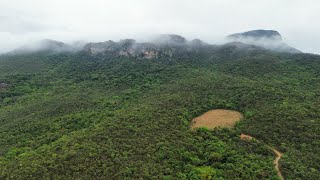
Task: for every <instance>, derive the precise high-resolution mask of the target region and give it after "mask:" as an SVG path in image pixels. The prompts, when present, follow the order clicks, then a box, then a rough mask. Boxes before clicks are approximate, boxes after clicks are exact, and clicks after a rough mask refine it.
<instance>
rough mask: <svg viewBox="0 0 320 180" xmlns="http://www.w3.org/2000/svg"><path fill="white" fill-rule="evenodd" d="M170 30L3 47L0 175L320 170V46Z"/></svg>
mask: <svg viewBox="0 0 320 180" xmlns="http://www.w3.org/2000/svg"><path fill="white" fill-rule="evenodd" d="M171 40H172V39H171ZM173 40H175V41H177V42H179V43H178V44H176V43H172V42H171V41H165V42H161V43H162V44H161V46H159V45H155V44H152V43H145V44H138V45H137V44H136V43H135V42H133V41H131V40H125V41H121V42H119V43H116V42H112V41H107V42H104V43H100V44H99V43H98V44H95V43H94V44H87V45H86V47H85V49H84V50H81V51H59V52H51V51H47V50H46V49H44V50H42V51H37V52H29V53H25V52H24V53H14V54H7V55H2V56H0V172H1V173H0V179H70V178H74V179H90V178H94V179H123V178H132V179H138V178H146V179H159V178H160V179H279V177H278V176H277V172H276V170H275V169H274V166H273V160H274V157H275V155H274V153H273V152H272V151H270V149H269V148H268V147H267V144H268V145H270V146H273V147H275V148H277V149H278V150H279V151H281V152H282V153H284V155H283V157H282V158H281V160H280V169H281V171H282V174H283V176H284V177H285V179H320V172H319V170H320V163H319V162H320V156H319V151H320V134H319V132H320V94H319V91H318V89H320V76H319V69H320V56H318V55H311V54H303V53H298V54H290V53H283V52H273V51H269V50H266V49H264V48H260V47H257V46H253V45H247V44H243V43H229V44H226V45H222V46H214V45H208V44H205V43H203V42H201V41H200V40H195V41H192V42H191V43H190V42H186V41H185V40H184V39H181V38H180V37H177V36H174V37H173ZM175 41H174V42H175ZM185 43H186V44H187V45H184V44H185ZM132 44H136V45H135V46H132ZM181 44H182V45H181ZM211 109H230V110H236V111H239V112H241V113H242V114H243V115H244V118H243V119H242V120H241V121H239V122H237V124H236V126H235V128H233V129H229V128H216V129H214V130H209V129H206V128H199V129H197V130H194V131H193V130H190V123H191V121H192V119H193V118H194V117H197V116H199V115H200V114H202V113H204V112H206V111H208V110H211ZM241 133H246V134H250V135H252V136H254V137H256V138H257V139H259V141H250V142H246V141H242V140H241V139H240V134H241Z"/></svg>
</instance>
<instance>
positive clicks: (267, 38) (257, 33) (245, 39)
mask: <svg viewBox="0 0 320 180" xmlns="http://www.w3.org/2000/svg"><path fill="white" fill-rule="evenodd" d="M226 39H227V40H228V41H231V42H242V43H246V44H253V45H256V46H261V47H264V48H266V49H269V50H272V51H277V52H287V53H302V52H301V51H300V50H298V49H296V48H293V47H291V46H289V45H287V44H286V43H285V42H283V41H282V36H281V34H280V33H279V32H278V31H275V30H252V31H247V32H242V33H235V34H231V35H229V36H227V37H226Z"/></svg>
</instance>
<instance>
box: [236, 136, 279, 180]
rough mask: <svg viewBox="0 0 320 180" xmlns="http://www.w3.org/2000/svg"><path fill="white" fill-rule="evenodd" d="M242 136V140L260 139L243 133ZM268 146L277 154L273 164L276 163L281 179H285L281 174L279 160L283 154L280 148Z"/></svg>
mask: <svg viewBox="0 0 320 180" xmlns="http://www.w3.org/2000/svg"><path fill="white" fill-rule="evenodd" d="M240 137H241V139H242V140H245V141H250V140H253V139H254V140H256V141H258V140H257V139H256V138H254V137H252V136H250V135H247V134H241V136H240ZM267 146H268V148H269V149H271V150H272V151H273V152H274V153H275V154H276V155H277V157H276V159H275V160H274V161H273V164H274V167H275V169H276V170H277V173H278V176H279V177H280V179H282V180H284V178H283V176H282V174H281V171H280V169H279V160H280V159H281V157H282V155H283V154H282V153H281V152H279V151H278V150H276V149H274V148H273V147H271V146H269V145H267Z"/></svg>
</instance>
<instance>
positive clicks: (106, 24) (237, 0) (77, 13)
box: [0, 0, 320, 54]
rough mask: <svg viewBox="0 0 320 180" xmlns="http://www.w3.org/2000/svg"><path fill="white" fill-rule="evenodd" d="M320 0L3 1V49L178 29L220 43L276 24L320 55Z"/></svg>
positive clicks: (287, 38)
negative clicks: (47, 41) (33, 43)
mask: <svg viewBox="0 0 320 180" xmlns="http://www.w3.org/2000/svg"><path fill="white" fill-rule="evenodd" d="M319 8H320V1H319V0H0V52H4V51H8V50H10V49H12V48H15V47H16V46H20V45H22V44H26V43H28V42H31V41H36V40H40V39H44V38H47V39H56V40H60V41H64V42H71V41H75V40H85V41H105V40H109V39H113V40H118V39H121V38H142V37H147V36H149V35H152V34H159V33H161V34H163V33H174V34H180V35H182V36H185V37H186V38H188V39H192V38H200V39H202V40H204V41H207V42H210V43H219V42H221V40H222V38H223V37H224V36H226V35H228V34H230V33H235V32H242V31H247V30H252V29H274V30H277V31H279V32H280V33H281V35H282V36H283V38H284V40H285V41H286V42H287V43H288V44H290V45H291V46H294V47H296V48H298V49H300V50H302V51H304V52H311V53H318V54H320V23H319V20H320V11H319Z"/></svg>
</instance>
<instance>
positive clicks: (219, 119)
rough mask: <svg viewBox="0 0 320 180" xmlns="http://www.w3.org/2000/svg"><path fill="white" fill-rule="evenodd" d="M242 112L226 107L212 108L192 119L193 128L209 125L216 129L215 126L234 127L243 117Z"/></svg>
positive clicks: (208, 126)
mask: <svg viewBox="0 0 320 180" xmlns="http://www.w3.org/2000/svg"><path fill="white" fill-rule="evenodd" d="M242 117H243V116H242V114H241V113H240V112H237V111H232V110H226V109H214V110H210V111H208V112H206V113H204V114H202V115H200V116H198V117H196V118H194V119H193V120H192V124H191V128H192V129H195V128H199V127H207V128H209V129H214V128H215V127H228V128H232V127H233V126H234V125H235V123H236V122H237V121H239V120H240V119H242Z"/></svg>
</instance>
